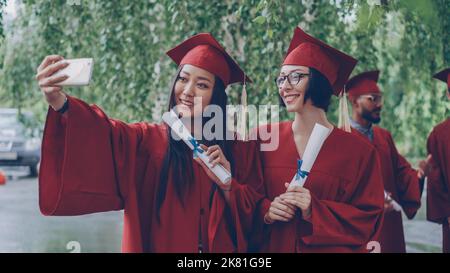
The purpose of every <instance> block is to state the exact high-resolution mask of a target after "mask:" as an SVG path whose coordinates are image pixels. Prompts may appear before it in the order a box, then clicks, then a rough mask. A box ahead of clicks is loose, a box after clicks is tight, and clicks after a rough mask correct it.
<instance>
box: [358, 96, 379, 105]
mask: <svg viewBox="0 0 450 273" xmlns="http://www.w3.org/2000/svg"><path fill="white" fill-rule="evenodd" d="M360 98H366V99H369V100H370V101H371V102H372V103H375V104H380V103H383V96H382V95H375V94H370V95H362V96H360Z"/></svg>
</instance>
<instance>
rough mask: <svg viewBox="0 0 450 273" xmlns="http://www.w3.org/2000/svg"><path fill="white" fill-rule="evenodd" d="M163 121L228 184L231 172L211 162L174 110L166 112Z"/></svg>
mask: <svg viewBox="0 0 450 273" xmlns="http://www.w3.org/2000/svg"><path fill="white" fill-rule="evenodd" d="M162 119H163V121H164V122H165V123H166V124H167V125H169V127H170V128H171V129H172V131H173V132H175V134H177V135H178V137H180V138H181V140H183V141H184V142H185V143H186V145H187V146H188V147H189V148H191V150H193V151H194V157H198V158H200V160H201V161H203V163H205V165H206V166H207V167H208V168H209V169H210V170H211V171H212V172H213V173H214V174H215V175H216V176H217V177H218V178H219V179H220V181H221V182H222V183H223V184H228V183H229V182H230V180H231V174H230V172H229V171H228V170H227V169H225V168H224V167H223V166H222V165H220V164H217V165H215V166H214V167H212V164H211V163H209V157H208V156H207V155H206V153H205V151H204V150H203V149H202V148H201V147H200V145H199V144H198V142H197V140H196V139H195V138H194V137H193V136H192V135H191V133H190V132H189V131H188V129H187V128H186V126H184V124H183V122H182V121H181V120H180V119H179V118H178V115H177V114H176V113H175V112H174V111H170V112H166V113H164V114H163V117H162Z"/></svg>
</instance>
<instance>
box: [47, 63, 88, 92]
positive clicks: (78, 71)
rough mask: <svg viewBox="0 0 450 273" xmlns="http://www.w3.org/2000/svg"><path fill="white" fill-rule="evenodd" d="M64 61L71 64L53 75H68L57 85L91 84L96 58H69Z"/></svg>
mask: <svg viewBox="0 0 450 273" xmlns="http://www.w3.org/2000/svg"><path fill="white" fill-rule="evenodd" d="M64 62H68V63H69V65H68V66H67V67H65V68H64V69H61V70H60V71H58V72H56V73H55V74H53V76H62V75H68V76H69V78H67V79H66V80H65V81H62V82H60V83H58V84H56V85H59V86H85V85H89V83H90V81H91V77H92V69H93V66H94V60H93V59H92V58H81V59H67V60H64Z"/></svg>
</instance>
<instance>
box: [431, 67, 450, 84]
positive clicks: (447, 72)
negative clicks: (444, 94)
mask: <svg viewBox="0 0 450 273" xmlns="http://www.w3.org/2000/svg"><path fill="white" fill-rule="evenodd" d="M433 78H436V79H438V80H441V81H443V82H446V83H447V88H448V89H450V67H449V68H446V69H444V70H442V71H441V72H438V73H436V74H434V76H433Z"/></svg>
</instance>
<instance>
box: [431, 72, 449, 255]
mask: <svg viewBox="0 0 450 273" xmlns="http://www.w3.org/2000/svg"><path fill="white" fill-rule="evenodd" d="M434 78H436V79H439V80H441V81H443V82H446V83H447V99H450V68H447V69H444V70H442V71H441V72H439V73H437V74H436V75H434ZM427 150H428V153H429V154H430V155H431V161H432V166H433V168H431V171H430V173H429V175H428V177H427V178H428V179H427V181H428V182H427V219H428V220H429V221H432V222H435V223H438V224H441V225H442V250H443V252H444V253H450V229H449V225H450V118H447V119H446V120H445V121H443V122H442V123H440V124H438V125H436V126H435V127H434V128H433V131H432V132H431V133H430V136H429V137H428V143H427Z"/></svg>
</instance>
